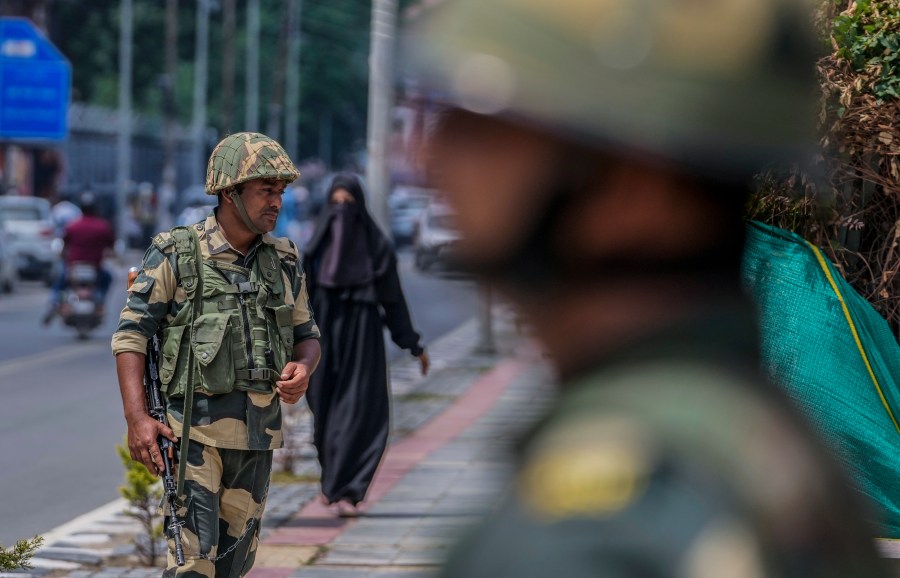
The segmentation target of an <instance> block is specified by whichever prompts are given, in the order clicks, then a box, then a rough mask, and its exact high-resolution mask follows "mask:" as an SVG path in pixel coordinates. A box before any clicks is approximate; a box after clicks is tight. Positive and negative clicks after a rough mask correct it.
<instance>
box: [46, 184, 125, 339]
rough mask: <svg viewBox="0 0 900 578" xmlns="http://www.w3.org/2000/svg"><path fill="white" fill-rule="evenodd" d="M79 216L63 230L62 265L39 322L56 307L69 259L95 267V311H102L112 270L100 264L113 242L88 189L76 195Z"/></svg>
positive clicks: (49, 320) (52, 316)
mask: <svg viewBox="0 0 900 578" xmlns="http://www.w3.org/2000/svg"><path fill="white" fill-rule="evenodd" d="M79 205H80V207H81V217H79V218H78V219H75V220H74V221H72V222H71V223H69V224H68V225H67V226H66V228H65V230H64V231H63V235H62V241H63V250H62V259H63V266H62V267H61V268H60V272H59V276H58V277H57V278H56V282H55V283H54V284H53V288H52V292H51V294H50V305H49V307H48V308H47V313H46V314H45V315H44V318H43V324H44V325H47V324H49V323H50V322H51V321H52V320H53V318H54V317H55V316H56V313H57V311H58V309H59V305H60V299H61V297H62V292H63V290H65V288H66V286H67V284H68V276H69V269H70V268H71V267H72V264H73V263H87V264H90V265H93V266H94V267H95V268H96V270H97V285H96V298H97V312H98V313H99V314H100V315H102V314H103V303H104V302H105V300H106V293H107V291H109V286H110V284H111V283H112V274H110V272H109V271H108V270H107V269H106V268H105V267H104V266H103V258H104V256H105V255H106V253H107V251H111V250H112V249H113V247H114V245H115V242H116V235H115V233H114V232H113V228H112V226H111V225H110V224H109V222H107V221H106V219H104V218H103V217H101V216H100V215H99V214H98V208H97V197H96V196H95V195H94V194H93V193H91V192H85V193H82V195H81V197H80V198H79Z"/></svg>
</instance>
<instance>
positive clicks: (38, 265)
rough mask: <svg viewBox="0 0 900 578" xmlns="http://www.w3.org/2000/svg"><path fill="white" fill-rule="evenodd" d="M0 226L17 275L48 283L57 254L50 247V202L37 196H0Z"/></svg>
mask: <svg viewBox="0 0 900 578" xmlns="http://www.w3.org/2000/svg"><path fill="white" fill-rule="evenodd" d="M0 228H2V230H3V233H4V235H5V236H6V239H7V240H8V241H9V249H10V252H11V253H12V254H13V255H14V257H15V260H16V270H17V272H18V274H19V277H20V278H22V279H32V280H40V281H43V282H45V283H46V284H47V285H50V284H52V283H53V281H54V275H55V270H56V262H57V261H58V260H59V255H58V254H57V253H56V252H55V251H54V250H53V239H54V236H55V231H54V224H53V220H52V218H51V217H50V202H49V201H48V200H47V199H42V198H40V197H18V196H2V197H0Z"/></svg>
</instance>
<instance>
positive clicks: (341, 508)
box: [337, 500, 359, 518]
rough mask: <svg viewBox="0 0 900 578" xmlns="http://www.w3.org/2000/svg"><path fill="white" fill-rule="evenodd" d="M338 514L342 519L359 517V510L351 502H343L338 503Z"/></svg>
mask: <svg viewBox="0 0 900 578" xmlns="http://www.w3.org/2000/svg"><path fill="white" fill-rule="evenodd" d="M337 514H338V517H340V518H356V517H359V509H358V508H357V507H356V505H355V504H353V503H352V502H351V501H349V500H341V501H339V502H338V503H337Z"/></svg>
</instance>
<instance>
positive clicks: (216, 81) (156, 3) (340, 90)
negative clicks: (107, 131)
mask: <svg viewBox="0 0 900 578" xmlns="http://www.w3.org/2000/svg"><path fill="white" fill-rule="evenodd" d="M410 1H411V0H406V1H403V2H400V8H401V9H402V8H403V7H404V6H406V5H407V4H409V3H410ZM218 4H221V2H219V3H218ZM119 5H120V1H119V0H56V2H55V3H54V4H53V7H52V11H51V14H50V19H49V21H50V22H49V29H50V30H49V31H50V36H51V39H52V40H53V41H54V42H55V43H56V44H57V46H58V47H59V48H60V50H61V51H62V52H63V53H64V54H65V55H66V56H67V58H68V59H69V61H70V62H71V63H72V72H73V98H74V99H75V100H77V101H83V102H88V103H92V104H100V105H104V106H109V107H115V106H116V104H117V100H118V62H119V61H118V53H119ZM196 6H197V2H196V0H179V1H178V71H177V75H176V76H177V78H176V88H175V98H176V109H177V110H176V112H177V115H178V118H179V120H180V121H181V122H183V123H185V124H187V123H189V122H190V116H191V111H192V102H193V79H194V76H195V75H196V74H197V72H198V71H197V70H196V63H195V62H194V42H195V38H194V37H195V30H196V22H195V17H196ZM302 6H303V8H302V13H301V55H300V61H299V62H292V63H289V66H295V67H298V68H299V70H300V93H301V94H300V115H299V116H300V118H299V125H300V126H299V135H298V137H299V138H298V140H299V143H300V158H308V157H315V156H318V157H325V158H326V159H331V160H332V161H333V162H334V164H341V163H342V161H343V160H344V158H345V157H346V155H348V154H350V153H351V152H354V151H356V150H358V149H360V148H362V147H364V141H365V132H366V113H367V102H368V98H367V93H368V74H369V70H368V54H369V25H370V16H371V2H370V1H362V0H303V3H302ZM286 7H287V2H282V1H277V2H276V1H271V0H264V1H262V2H260V42H259V79H260V86H259V105H260V110H259V115H260V128H263V127H266V126H267V124H268V118H267V115H268V103H269V101H270V99H271V97H272V91H273V85H274V83H275V70H274V67H275V66H276V64H277V62H278V57H277V56H278V49H279V38H280V34H282V30H283V28H284V22H285V20H286V9H287V8H286ZM222 12H223V11H222V10H221V7H220V8H219V9H214V10H213V11H212V13H211V17H210V26H209V66H208V79H209V80H208V86H209V90H208V94H207V95H206V96H207V106H208V112H207V114H208V117H207V121H208V123H207V124H208V125H209V126H215V127H218V126H220V122H219V121H220V117H221V114H222V110H221V104H222V103H221V100H222V99H221V89H220V87H221V79H222V52H223V46H224V43H225V42H230V43H233V44H234V48H235V88H234V89H235V98H234V108H233V110H232V114H233V117H234V119H235V120H236V121H237V123H236V124H237V125H238V128H241V127H240V125H241V124H243V119H244V106H245V95H246V90H245V88H246V86H245V69H246V62H247V61H246V46H247V30H246V22H247V2H246V1H244V0H237V2H236V12H237V13H236V20H237V30H236V33H235V34H234V35H233V36H228V37H227V38H226V37H225V36H224V34H223V14H222ZM133 14H134V20H133V27H134V46H133V49H132V50H133V55H134V62H133V91H132V94H133V96H132V100H133V105H134V107H135V109H137V110H138V111H140V112H143V113H147V114H149V115H161V114H162V102H163V98H162V87H161V84H160V79H161V75H162V74H163V72H164V56H165V55H164V51H165V48H164V26H165V22H164V20H165V2H164V1H163V0H133ZM219 136H222V135H219ZM280 136H282V137H283V135H280Z"/></svg>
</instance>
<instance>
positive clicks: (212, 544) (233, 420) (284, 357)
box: [112, 133, 320, 577]
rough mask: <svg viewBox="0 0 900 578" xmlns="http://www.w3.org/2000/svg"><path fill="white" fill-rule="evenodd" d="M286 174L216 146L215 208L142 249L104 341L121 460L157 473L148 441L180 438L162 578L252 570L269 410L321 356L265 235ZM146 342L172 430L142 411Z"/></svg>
mask: <svg viewBox="0 0 900 578" xmlns="http://www.w3.org/2000/svg"><path fill="white" fill-rule="evenodd" d="M298 176H299V173H298V172H297V170H296V169H295V168H294V165H293V163H292V162H291V160H290V159H289V158H288V156H287V154H286V153H285V152H284V149H282V148H281V146H280V145H279V144H278V143H277V142H275V141H274V140H272V139H270V138H269V137H267V136H265V135H262V134H259V133H237V134H232V135H230V136H227V137H226V138H225V139H223V140H222V142H220V143H219V144H218V145H217V146H216V148H215V149H214V150H213V152H212V155H211V157H210V159H209V168H208V169H207V173H206V193H207V194H209V195H217V196H218V207H217V208H216V210H215V211H214V212H213V213H212V214H210V215H209V216H208V217H207V218H206V220H205V221H202V222H199V223H197V224H196V225H193V226H190V227H176V228H175V229H172V230H171V231H169V232H166V233H161V234H159V235H157V236H156V237H155V238H154V239H153V242H152V244H151V245H150V248H149V249H148V250H147V252H146V253H145V255H144V259H143V263H142V266H141V270H140V272H139V274H138V276H137V279H136V280H135V282H134V283H133V284H132V286H131V288H130V290H129V295H128V302H127V304H126V305H125V308H124V309H123V310H122V315H121V318H120V320H119V327H118V329H117V331H116V332H115V334H114V335H113V340H112V349H113V353H114V354H115V356H116V368H117V370H118V376H119V387H120V389H121V393H122V400H123V404H124V407H125V419H126V421H127V424H128V447H129V450H130V452H131V457H132V458H133V459H135V460H137V461H139V462H141V463H143V464H144V465H145V466H146V467H147V469H149V470H150V471H151V472H153V473H155V474H159V473H161V471H162V470H161V461H160V454H159V451H160V450H159V447H158V445H157V443H156V439H157V436H158V435H160V434H161V435H163V436H165V437H167V438H169V439H171V440H173V441H174V440H175V439H176V438H178V439H180V440H181V442H180V448H179V454H180V458H181V459H180V461H179V464H178V465H179V476H178V479H179V491H178V494H179V497H183V503H184V507H183V508H181V510H180V511H179V512H177V514H178V519H180V520H184V527H183V529H182V538H183V540H184V552H185V558H186V559H187V563H186V564H185V565H184V566H183V567H177V565H176V562H175V559H174V555H173V552H174V550H173V548H174V546H173V541H172V537H171V536H169V550H170V551H169V557H168V568H167V569H166V571H165V572H164V574H163V576H164V577H169V576H176V575H178V576H216V577H237V576H244V575H245V574H246V573H247V572H249V571H250V568H251V566H252V565H253V560H254V557H255V552H256V547H257V542H258V535H259V528H260V519H261V516H262V512H263V508H264V506H265V498H266V494H267V490H268V483H269V475H270V471H271V465H272V450H274V449H276V448H279V447H281V446H282V431H281V403H282V402H283V403H289V404H293V403H296V402H297V401H298V400H299V399H300V397H301V396H302V395H303V394H304V392H305V391H306V388H307V385H308V382H309V377H310V374H311V373H312V372H313V370H314V369H315V367H316V364H317V363H318V360H319V355H320V351H319V342H318V337H319V332H318V328H317V327H316V325H315V322H314V320H313V317H312V314H311V312H310V309H309V306H308V300H307V294H306V287H305V282H304V277H303V274H302V271H303V269H302V267H301V266H300V263H299V254H298V251H297V247H296V246H294V244H293V243H292V242H291V241H289V240H287V239H280V238H274V237H272V236H271V235H268V234H267V233H268V232H269V231H272V229H274V228H275V221H276V219H277V217H278V212H279V209H280V208H281V195H282V193H283V192H284V189H285V186H286V185H287V184H288V183H290V182H291V181H293V180H294V179H296V178H297V177H298ZM157 333H158V334H159V335H160V336H161V339H162V345H161V351H162V355H161V359H160V371H159V374H160V381H161V382H162V388H163V390H164V393H165V396H166V400H167V403H168V419H169V424H170V425H171V426H172V427H171V429H170V428H168V427H165V426H164V425H161V424H159V422H157V421H156V420H154V419H152V418H150V417H149V415H148V414H147V408H146V404H145V402H144V390H143V384H142V377H143V370H144V369H143V368H144V355H145V351H146V346H147V342H148V339H150V338H151V337H152V336H153V335H155V334H157ZM182 424H184V425H182ZM188 440H189V443H188ZM182 488H183V494H182ZM169 514H170V513H169ZM167 525H168V524H167Z"/></svg>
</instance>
